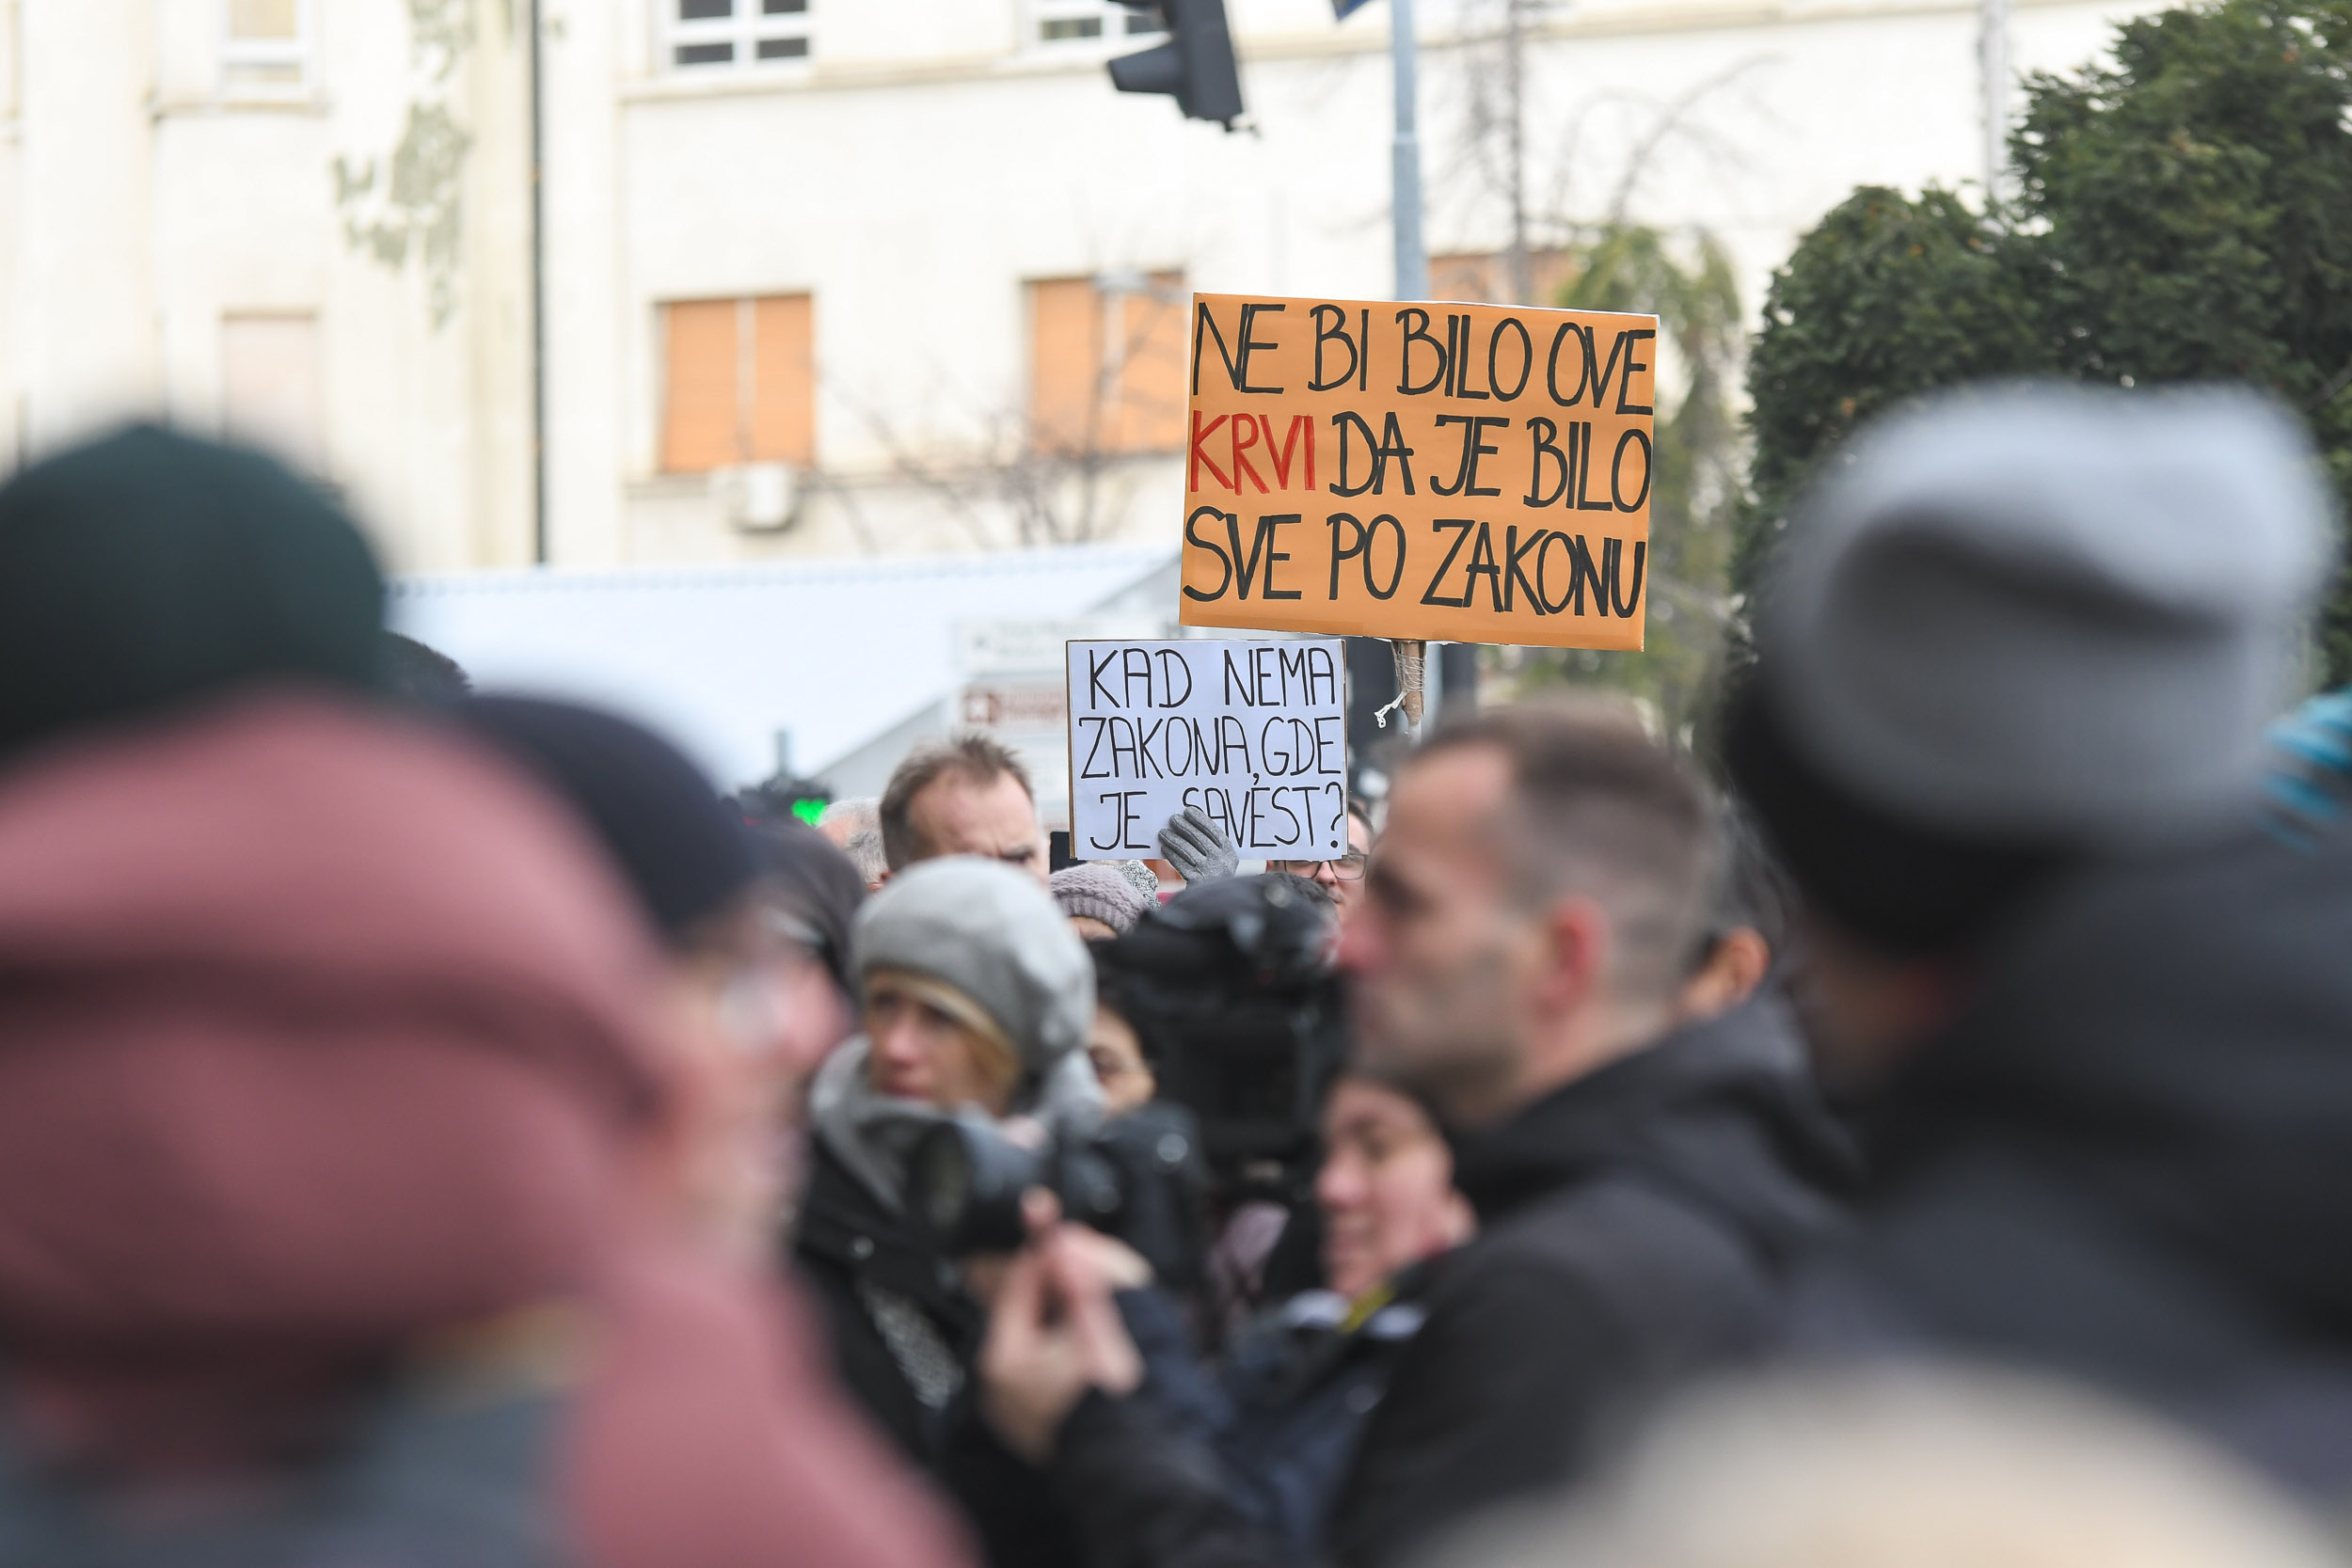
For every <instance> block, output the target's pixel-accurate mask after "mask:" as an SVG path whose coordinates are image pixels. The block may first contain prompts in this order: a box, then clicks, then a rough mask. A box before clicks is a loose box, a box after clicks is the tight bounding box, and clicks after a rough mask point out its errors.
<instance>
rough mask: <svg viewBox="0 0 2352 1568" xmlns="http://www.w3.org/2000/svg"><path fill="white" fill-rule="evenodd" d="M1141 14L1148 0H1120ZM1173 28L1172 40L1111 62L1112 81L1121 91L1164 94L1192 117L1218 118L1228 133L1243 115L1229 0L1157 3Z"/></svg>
mask: <svg viewBox="0 0 2352 1568" xmlns="http://www.w3.org/2000/svg"><path fill="white" fill-rule="evenodd" d="M1120 4H1122V5H1125V6H1129V7H1132V8H1134V9H1136V10H1148V9H1152V5H1151V4H1149V3H1147V0H1120ZM1157 9H1158V10H1159V13H1160V15H1161V16H1162V17H1163V18H1164V19H1165V20H1166V22H1167V24H1168V41H1167V42H1166V43H1163V44H1161V45H1160V46H1159V47H1158V48H1156V49H1146V50H1144V51H1143V52H1142V53H1141V54H1139V55H1120V57H1119V58H1118V59H1115V60H1113V61H1111V82H1112V84H1113V85H1114V86H1116V87H1118V88H1119V90H1120V91H1121V92H1164V93H1168V94H1169V95H1171V96H1172V97H1174V98H1175V100H1176V106H1177V107H1178V108H1180V109H1182V110H1183V111H1184V118H1185V119H1213V120H1216V122H1217V123H1218V124H1219V125H1222V126H1224V127H1225V129H1227V130H1228V131H1231V130H1232V128H1233V121H1234V120H1235V119H1239V118H1240V116H1241V75H1240V73H1239V72H1238V71H1236V70H1235V68H1234V65H1233V35H1232V32H1231V31H1229V30H1228V29H1227V27H1226V25H1225V0H1157Z"/></svg>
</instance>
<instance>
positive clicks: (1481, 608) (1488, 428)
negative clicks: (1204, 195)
mask: <svg viewBox="0 0 2352 1568" xmlns="http://www.w3.org/2000/svg"><path fill="white" fill-rule="evenodd" d="M1657 344H1658V318H1657V317H1655V316H1629V315H1610V314H1603V313H1599V312H1596V311H1587V310H1535V309H1518V308H1516V307H1510V306H1496V305H1449V304H1445V303H1442V302H1430V303H1420V304H1405V305H1400V304H1397V303H1395V302H1393V301H1386V300H1384V301H1378V302H1375V301H1369V300H1344V299H1270V298H1260V297H1257V296H1243V295H1236V294H1195V295H1194V296H1193V302H1192V345H1191V359H1190V371H1189V373H1190V377H1191V389H1192V408H1191V413H1190V417H1189V421H1188V430H1187V436H1188V438H1189V445H1188V447H1187V450H1186V452H1185V458H1184V574H1183V576H1184V592H1183V594H1182V595H1181V599H1182V612H1181V615H1180V617H1179V618H1180V619H1181V620H1182V621H1183V623H1184V625H1186V626H1237V627H1252V628H1259V629H1263V630H1269V631H1302V632H1326V633H1328V632H1344V633H1351V634H1354V635H1358V636H1368V637H1396V638H1421V639H1424V640H1428V641H1447V642H1521V643H1540V644H1547V645H1549V646H1552V647H1564V648H1639V647H1640V646H1641V645H1642V628H1643V625H1644V622H1645V613H1644V610H1645V606H1644V603H1643V597H1642V594H1643V588H1644V578H1645V570H1646V567H1647V563H1648V555H1649V502H1650V492H1651V490H1652V488H1653V486H1652V484H1651V477H1652V476H1651V464H1652V461H1653V454H1654V450H1655V449H1654V447H1653V445H1652V441H1651V414H1650V409H1651V404H1653V403H1654V402H1655V401H1656V400H1655V397H1654V395H1653V388H1655V385H1656V360H1657V353H1656V350H1657Z"/></svg>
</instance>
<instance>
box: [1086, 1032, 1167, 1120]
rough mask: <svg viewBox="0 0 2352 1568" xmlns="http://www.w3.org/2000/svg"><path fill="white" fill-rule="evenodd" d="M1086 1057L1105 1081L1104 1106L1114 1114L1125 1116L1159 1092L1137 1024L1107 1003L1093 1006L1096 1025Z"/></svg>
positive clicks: (1089, 1040) (1100, 1079) (1101, 1079)
mask: <svg viewBox="0 0 2352 1568" xmlns="http://www.w3.org/2000/svg"><path fill="white" fill-rule="evenodd" d="M1087 1060H1088V1061H1089V1062H1092V1063H1093V1064H1094V1076H1095V1079H1096V1081H1097V1082H1099V1083H1100V1084H1101V1085H1103V1104H1104V1110H1105V1111H1106V1112H1107V1113H1108V1114H1109V1115H1111V1116H1115V1117H1123V1116H1125V1115H1126V1114H1127V1113H1128V1112H1130V1111H1132V1110H1135V1109H1136V1107H1137V1106H1139V1105H1141V1104H1143V1103H1144V1102H1145V1101H1148V1100H1150V1099H1151V1098H1152V1096H1153V1095H1154V1094H1156V1093H1158V1092H1159V1083H1158V1081H1157V1080H1156V1079H1154V1078H1153V1077H1152V1069H1151V1068H1150V1067H1149V1066H1147V1065H1146V1064H1145V1062H1144V1060H1143V1042H1142V1041H1140V1040H1138V1039H1136V1031H1135V1028H1134V1026H1133V1025H1131V1024H1130V1023H1128V1022H1127V1021H1126V1020H1125V1019H1123V1018H1121V1017H1120V1016H1119V1015H1118V1014H1117V1013H1115V1012H1113V1011H1111V1010H1110V1009H1109V1008H1108V1007H1104V1006H1099V1005H1098V1006H1096V1007H1095V1009H1094V1027H1093V1029H1092V1030H1091V1031H1089V1033H1088V1035H1087Z"/></svg>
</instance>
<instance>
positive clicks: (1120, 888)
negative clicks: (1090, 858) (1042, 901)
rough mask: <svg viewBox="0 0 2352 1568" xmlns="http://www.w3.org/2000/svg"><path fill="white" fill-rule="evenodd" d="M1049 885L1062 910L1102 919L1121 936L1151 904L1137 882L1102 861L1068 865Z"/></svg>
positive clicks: (1074, 916)
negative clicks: (1137, 885)
mask: <svg viewBox="0 0 2352 1568" xmlns="http://www.w3.org/2000/svg"><path fill="white" fill-rule="evenodd" d="M1048 885H1049V886H1050V887H1051V888H1052V890H1053V894H1054V902H1055V903H1057V904H1059V905H1060V906H1061V912H1062V913H1064V914H1066V915H1069V916H1071V917H1073V919H1074V918H1076V917H1077V916H1079V915H1084V916H1086V917H1087V918H1088V919H1089V920H1099V921H1101V922H1102V923H1103V924H1104V925H1105V926H1108V927H1110V928H1111V929H1112V930H1114V931H1117V932H1118V933H1119V934H1120V935H1121V936H1125V935H1126V934H1127V927H1130V926H1133V925H1134V924H1135V923H1136V921H1138V920H1141V919H1142V918H1143V912H1144V911H1146V910H1148V909H1150V908H1151V907H1152V901H1151V900H1150V899H1149V898H1146V897H1145V896H1144V895H1143V893H1142V891H1141V890H1140V889H1138V888H1137V887H1136V884H1135V883H1133V882H1131V881H1129V880H1128V879H1126V878H1124V877H1122V876H1120V874H1119V873H1118V872H1116V871H1114V870H1112V869H1111V868H1110V867H1109V866H1108V865H1104V864H1101V863H1088V864H1085V865H1073V866H1068V867H1065V868H1064V869H1062V870H1060V871H1057V872H1055V873H1054V876H1053V879H1052V881H1051V882H1050V883H1049V884H1048Z"/></svg>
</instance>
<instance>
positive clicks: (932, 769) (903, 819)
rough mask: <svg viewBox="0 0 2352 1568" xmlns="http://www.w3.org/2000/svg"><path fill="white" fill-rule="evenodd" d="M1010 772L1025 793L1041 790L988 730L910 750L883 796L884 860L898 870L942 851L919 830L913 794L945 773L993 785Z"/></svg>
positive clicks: (1032, 795) (1032, 794)
mask: <svg viewBox="0 0 2352 1568" xmlns="http://www.w3.org/2000/svg"><path fill="white" fill-rule="evenodd" d="M1007 775H1010V776H1011V778H1012V781H1013V782H1014V783H1015V784H1019V785H1020V786H1021V793H1022V794H1024V795H1026V796H1027V797H1028V798H1029V799H1030V800H1036V799H1037V791H1036V790H1034V789H1032V788H1031V787H1030V786H1029V773H1028V769H1026V768H1023V767H1022V766H1021V759H1020V758H1019V757H1017V756H1015V755H1013V754H1012V751H1011V749H1010V748H1009V747H1007V746H1005V745H1004V744H1003V743H1002V742H1000V741H996V740H992V739H991V738H989V737H988V736H985V735H980V734H977V733H971V732H967V733H965V734H963V735H959V736H952V737H951V738H949V739H946V740H931V741H926V742H924V743H923V744H922V745H920V746H917V747H916V748H915V749H914V751H912V752H908V753H907V754H906V757H905V759H904V760H903V761H901V762H900V763H899V764H898V768H896V769H894V770H893V771H892V773H891V775H890V783H889V784H888V785H887V786H885V787H884V788H883V790H882V806H881V816H882V859H883V861H884V862H885V863H887V864H888V865H889V867H890V869H891V870H893V871H897V870H899V869H901V868H903V867H905V866H907V865H911V864H913V863H914V862H916V861H919V860H921V859H923V858H924V857H925V856H927V855H931V854H935V853H937V850H936V849H935V848H934V847H932V846H931V845H930V844H928V843H926V842H925V841H924V840H923V837H922V835H921V834H919V833H917V832H915V831H914V798H915V797H916V796H918V795H920V794H922V793H923V791H925V790H926V789H929V788H930V786H931V785H932V784H936V783H938V782H939V781H940V780H941V779H944V778H950V777H952V778H956V779H960V780H961V781H963V782H964V783H966V784H976V785H982V786H985V785H988V784H994V783H995V782H996V781H997V780H998V779H1001V778H1004V777H1006V776H1007Z"/></svg>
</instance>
